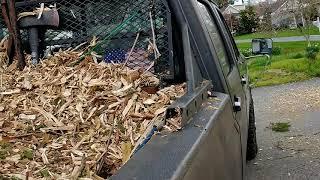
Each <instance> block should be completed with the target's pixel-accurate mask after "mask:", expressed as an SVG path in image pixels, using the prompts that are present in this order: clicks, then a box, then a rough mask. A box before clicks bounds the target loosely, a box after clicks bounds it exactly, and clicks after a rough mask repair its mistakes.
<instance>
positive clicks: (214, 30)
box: [198, 1, 231, 75]
mask: <svg viewBox="0 0 320 180" xmlns="http://www.w3.org/2000/svg"><path fill="white" fill-rule="evenodd" d="M198 5H199V12H200V13H201V17H202V19H203V21H204V23H205V26H206V28H207V30H208V32H209V35H210V38H211V41H212V43H213V46H214V48H215V51H216V53H217V55H218V58H219V62H220V64H221V66H222V69H223V72H224V74H225V75H227V74H229V72H230V70H231V65H230V62H229V59H228V56H227V51H226V49H225V46H224V43H223V40H222V37H221V34H220V33H219V30H218V27H217V24H216V23H215V22H214V19H213V18H212V16H211V15H210V12H209V10H208V8H207V7H206V6H205V5H204V4H202V3H201V2H199V1H198Z"/></svg>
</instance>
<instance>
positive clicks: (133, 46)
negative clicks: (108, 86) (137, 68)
mask: <svg viewBox="0 0 320 180" xmlns="http://www.w3.org/2000/svg"><path fill="white" fill-rule="evenodd" d="M139 36H140V31H139V32H138V33H137V36H136V39H135V40H134V43H133V45H132V47H131V50H130V52H129V55H128V57H127V59H126V62H125V63H124V64H123V66H122V69H123V68H124V67H125V66H126V65H127V63H128V62H129V59H130V57H131V55H132V53H133V50H134V48H135V47H136V45H137V42H138V39H139Z"/></svg>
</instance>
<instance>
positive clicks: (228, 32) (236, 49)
mask: <svg viewBox="0 0 320 180" xmlns="http://www.w3.org/2000/svg"><path fill="white" fill-rule="evenodd" d="M217 12H218V14H219V17H218V18H220V19H221V21H222V22H223V25H222V29H223V31H224V32H225V33H226V37H227V38H228V40H230V42H231V44H232V48H233V51H234V53H235V55H236V57H239V56H240V53H239V50H238V48H237V45H236V43H235V42H234V39H233V37H232V35H231V31H230V29H229V27H228V25H227V23H226V21H225V20H224V18H223V16H222V14H221V12H220V11H217Z"/></svg>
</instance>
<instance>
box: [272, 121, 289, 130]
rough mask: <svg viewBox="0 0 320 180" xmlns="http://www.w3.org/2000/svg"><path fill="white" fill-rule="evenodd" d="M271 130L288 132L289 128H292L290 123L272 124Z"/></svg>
mask: <svg viewBox="0 0 320 180" xmlns="http://www.w3.org/2000/svg"><path fill="white" fill-rule="evenodd" d="M270 125H271V129H272V131H275V132H288V131H289V128H290V127H291V125H290V123H282V122H278V123H271V124H270Z"/></svg>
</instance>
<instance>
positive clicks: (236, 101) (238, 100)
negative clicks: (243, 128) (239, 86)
mask: <svg viewBox="0 0 320 180" xmlns="http://www.w3.org/2000/svg"><path fill="white" fill-rule="evenodd" d="M233 109H234V111H235V112H239V111H241V98H240V97H235V98H234V105H233Z"/></svg>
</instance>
